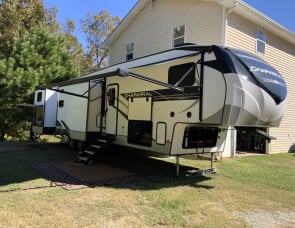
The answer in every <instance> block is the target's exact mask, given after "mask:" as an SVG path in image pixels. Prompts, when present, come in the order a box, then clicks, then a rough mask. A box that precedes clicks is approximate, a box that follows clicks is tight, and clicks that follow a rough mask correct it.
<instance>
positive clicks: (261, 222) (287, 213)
mask: <svg viewBox="0 0 295 228" xmlns="http://www.w3.org/2000/svg"><path fill="white" fill-rule="evenodd" d="M235 214H236V215H237V216H239V217H242V218H244V219H245V220H246V221H247V222H248V223H249V224H250V225H251V226H252V227H256V228H264V227H270V228H271V227H290V228H291V227H295V210H287V209H285V210H280V211H274V212H269V211H266V210H257V211H254V212H252V213H246V212H240V211H239V212H236V213H235Z"/></svg>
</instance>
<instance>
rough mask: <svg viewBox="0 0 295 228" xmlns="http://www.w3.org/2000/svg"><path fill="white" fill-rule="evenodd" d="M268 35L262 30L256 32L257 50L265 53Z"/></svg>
mask: <svg viewBox="0 0 295 228" xmlns="http://www.w3.org/2000/svg"><path fill="white" fill-rule="evenodd" d="M265 45H266V35H265V33H264V32H262V31H259V30H258V31H257V33H256V52H259V53H261V54H265Z"/></svg>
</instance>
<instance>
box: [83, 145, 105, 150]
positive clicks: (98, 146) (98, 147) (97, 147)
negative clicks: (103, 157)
mask: <svg viewBox="0 0 295 228" xmlns="http://www.w3.org/2000/svg"><path fill="white" fill-rule="evenodd" d="M89 147H94V148H96V149H100V148H101V146H100V145H90V146H89ZM89 147H88V148H89ZM86 150H87V149H86Z"/></svg>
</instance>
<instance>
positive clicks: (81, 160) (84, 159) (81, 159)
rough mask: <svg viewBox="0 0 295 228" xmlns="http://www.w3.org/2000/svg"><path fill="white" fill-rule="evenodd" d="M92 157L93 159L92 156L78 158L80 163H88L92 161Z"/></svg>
mask: <svg viewBox="0 0 295 228" xmlns="http://www.w3.org/2000/svg"><path fill="white" fill-rule="evenodd" d="M91 157H92V156H79V157H78V161H79V162H86V163H87V162H88V160H90V159H91Z"/></svg>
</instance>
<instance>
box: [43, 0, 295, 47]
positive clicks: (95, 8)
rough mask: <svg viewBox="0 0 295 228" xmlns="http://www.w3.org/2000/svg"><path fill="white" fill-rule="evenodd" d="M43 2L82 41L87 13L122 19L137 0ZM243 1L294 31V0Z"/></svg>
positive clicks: (58, 0) (54, 0) (62, 0)
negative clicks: (104, 13)
mask: <svg viewBox="0 0 295 228" xmlns="http://www.w3.org/2000/svg"><path fill="white" fill-rule="evenodd" d="M43 2H44V5H45V7H46V8H49V7H51V6H56V7H57V9H58V19H59V22H60V23H62V24H64V22H65V20H66V19H67V18H71V19H73V20H75V21H76V27H77V31H76V33H75V35H76V36H77V37H79V40H80V42H81V43H83V37H82V34H81V33H80V32H79V26H80V20H82V19H85V18H86V16H87V13H92V14H96V13H99V12H100V11H101V10H102V9H106V10H107V11H108V12H109V13H110V14H111V15H112V16H120V17H121V19H123V18H124V17H125V16H126V14H127V13H128V12H129V11H130V10H131V9H132V7H133V6H134V5H135V4H136V2H137V0H123V1H122V0H43ZM244 2H246V3H247V4H249V5H250V6H252V7H254V8H255V9H257V10H258V11H260V12H262V13H263V14H265V15H266V16H268V17H270V18H271V19H273V20H274V21H276V22H278V23H279V24H281V25H282V26H284V27H285V28H287V29H288V30H290V31H292V32H293V33H295V16H294V15H295V14H294V10H295V0H280V1H277V0H275V1H270V0H244Z"/></svg>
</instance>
